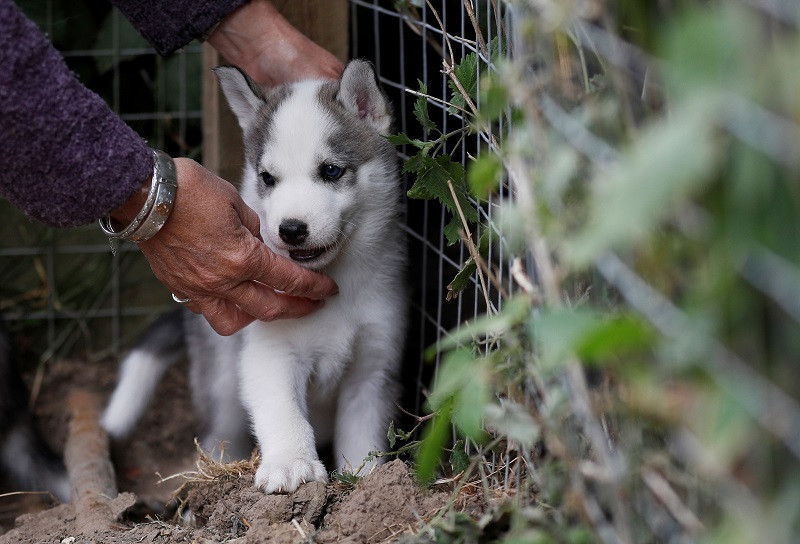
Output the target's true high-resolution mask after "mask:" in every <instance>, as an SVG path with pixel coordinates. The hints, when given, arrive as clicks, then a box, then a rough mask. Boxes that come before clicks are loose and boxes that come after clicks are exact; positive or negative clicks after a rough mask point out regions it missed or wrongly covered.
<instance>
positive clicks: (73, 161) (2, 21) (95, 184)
mask: <svg viewBox="0 0 800 544" xmlns="http://www.w3.org/2000/svg"><path fill="white" fill-rule="evenodd" d="M0 146H1V148H2V150H3V161H2V168H0V194H1V195H2V196H4V197H5V198H7V199H8V200H10V201H11V203H12V204H14V205H15V206H17V207H18V208H20V209H21V210H22V211H24V212H25V213H26V214H27V215H29V216H30V217H33V218H34V219H38V220H39V221H42V222H43V223H47V224H48V225H51V226H56V227H72V226H77V225H81V224H84V223H89V222H90V221H92V220H95V219H98V218H100V217H102V216H104V215H107V214H108V213H109V212H110V211H111V210H113V209H115V208H117V207H119V206H120V205H122V204H123V203H124V202H125V201H126V200H127V199H128V198H130V196H131V195H132V194H133V192H134V191H135V190H136V188H137V187H139V186H141V185H142V183H143V182H145V181H146V180H147V179H148V178H149V177H150V175H151V172H152V169H153V158H152V155H151V152H150V150H149V148H148V147H147V144H146V143H145V142H144V140H142V138H140V137H139V136H138V135H137V134H136V133H135V132H134V131H133V130H131V128H130V127H128V126H127V125H126V124H125V123H124V122H123V121H122V120H120V119H119V117H118V116H117V115H115V114H114V112H112V111H111V109H110V108H109V107H108V105H107V104H106V103H105V102H104V101H103V99H102V98H100V97H99V96H97V95H96V94H94V93H93V92H91V91H90V90H88V89H87V88H86V87H84V86H83V85H82V84H81V83H80V82H79V81H78V80H77V78H76V77H75V76H74V75H73V74H72V72H71V71H70V70H69V68H68V67H67V65H66V63H65V62H64V60H63V58H62V57H61V55H60V54H59V53H58V52H57V51H56V50H55V49H54V48H53V47H52V45H51V44H50V42H49V41H48V39H47V38H46V37H45V36H44V34H42V32H41V31H40V30H39V29H38V28H37V27H36V25H35V24H34V23H33V22H31V21H30V20H28V19H27V18H26V17H25V16H24V15H23V14H22V13H21V12H20V11H19V9H18V8H17V7H16V6H15V5H14V3H13V2H12V1H11V0H0Z"/></svg>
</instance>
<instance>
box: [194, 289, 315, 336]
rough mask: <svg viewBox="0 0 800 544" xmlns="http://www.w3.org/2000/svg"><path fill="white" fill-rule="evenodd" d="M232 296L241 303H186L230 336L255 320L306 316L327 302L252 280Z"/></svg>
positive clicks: (208, 300)
mask: <svg viewBox="0 0 800 544" xmlns="http://www.w3.org/2000/svg"><path fill="white" fill-rule="evenodd" d="M230 295H231V297H232V298H233V299H235V300H237V304H238V305H237V304H234V303H233V302H231V300H226V299H223V298H216V297H202V298H199V299H193V300H190V301H188V302H186V303H185V304H184V306H185V307H186V308H187V309H189V310H191V311H192V312H194V313H199V314H202V315H203V317H205V318H206V320H207V321H208V323H209V324H210V325H211V327H212V328H213V329H214V330H215V331H216V332H217V334H220V335H222V336H230V335H231V334H234V333H236V332H238V331H240V330H241V329H243V328H244V327H246V326H247V325H249V324H250V323H252V322H253V321H254V320H255V319H258V320H259V321H275V320H276V319H292V318H296V317H303V316H304V315H308V314H310V313H311V312H313V311H314V310H317V309H319V308H320V307H321V306H322V305H323V304H324V302H323V301H319V300H308V299H305V298H299V297H293V296H289V295H285V294H282V293H276V292H275V291H274V290H272V289H270V288H269V287H267V286H266V285H261V284H257V283H253V282H248V283H243V284H241V285H240V286H239V287H237V288H235V289H233V290H232V292H231V293H230Z"/></svg>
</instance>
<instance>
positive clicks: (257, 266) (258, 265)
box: [252, 244, 339, 300]
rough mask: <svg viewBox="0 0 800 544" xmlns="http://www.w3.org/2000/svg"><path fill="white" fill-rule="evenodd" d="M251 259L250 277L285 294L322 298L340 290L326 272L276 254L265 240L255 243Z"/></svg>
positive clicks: (314, 298) (313, 298)
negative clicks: (321, 272) (298, 263)
mask: <svg viewBox="0 0 800 544" xmlns="http://www.w3.org/2000/svg"><path fill="white" fill-rule="evenodd" d="M253 263H254V264H253V266H254V270H252V277H253V279H255V280H256V281H258V282H261V283H263V284H265V285H269V286H270V287H272V288H273V289H277V290H279V291H283V292H284V293H286V294H287V295H293V296H294V297H304V298H309V299H312V300H323V299H325V298H328V297H330V296H332V295H335V294H337V293H338V292H339V286H338V285H336V282H334V281H333V280H332V279H330V278H329V277H328V276H325V275H323V274H320V273H319V272H314V271H313V270H309V269H307V268H303V267H301V266H299V265H297V264H295V263H293V262H292V261H290V260H289V259H287V258H285V257H281V256H280V255H276V254H275V253H273V252H272V251H271V250H270V249H269V248H268V247H267V246H266V245H264V244H258V247H257V248H256V254H255V259H254V261H253Z"/></svg>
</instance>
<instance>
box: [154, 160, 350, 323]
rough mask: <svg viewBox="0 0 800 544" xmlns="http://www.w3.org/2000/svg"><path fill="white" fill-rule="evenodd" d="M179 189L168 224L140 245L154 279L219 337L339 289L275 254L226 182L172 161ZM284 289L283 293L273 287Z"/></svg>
mask: <svg viewBox="0 0 800 544" xmlns="http://www.w3.org/2000/svg"><path fill="white" fill-rule="evenodd" d="M175 167H176V169H177V173H178V190H177V192H176V197H175V204H174V207H173V209H172V212H171V213H170V216H169V219H168V220H167V223H166V224H165V225H164V227H163V228H162V229H161V230H160V231H159V232H158V234H156V235H155V236H154V237H153V238H151V239H150V240H147V241H145V242H141V243H140V244H139V247H140V248H141V250H142V253H144V255H145V257H146V258H147V260H148V261H149V262H150V267H151V268H152V269H153V272H154V273H155V275H156V277H158V279H159V280H161V282H162V283H164V284H165V285H166V286H167V287H169V289H170V290H171V291H172V292H173V293H175V294H176V295H177V296H179V297H181V298H189V299H190V302H187V303H186V304H185V306H186V307H187V308H189V309H190V310H192V311H193V312H195V313H201V314H203V316H204V317H205V318H206V319H207V320H208V322H209V323H210V324H211V326H212V327H213V328H214V330H215V331H217V332H218V333H219V334H222V335H230V334H233V333H235V332H236V331H238V330H240V329H241V328H243V327H245V326H246V325H248V324H249V323H251V322H252V321H253V320H254V319H258V320H262V321H272V320H274V319H281V318H292V317H301V316H304V315H306V314H308V313H310V312H312V311H314V310H316V309H318V308H319V307H320V306H321V305H322V304H323V300H324V299H325V298H326V297H328V296H331V295H333V294H335V293H336V292H338V288H337V286H336V284H335V283H334V282H333V280H331V279H330V278H328V277H327V276H324V275H322V274H319V273H316V272H313V271H311V270H307V269H305V268H302V267H300V266H298V265H296V264H294V263H293V262H291V261H290V260H288V259H285V258H283V257H281V256H279V255H276V254H275V253H273V252H272V251H271V250H270V249H269V248H268V247H267V246H266V245H265V244H264V243H263V241H262V240H261V237H260V234H259V229H260V227H259V218H258V214H256V212H255V211H253V210H252V209H250V208H249V207H248V206H247V205H246V204H245V203H244V201H242V199H241V198H240V197H239V194H238V193H237V192H236V190H235V189H234V188H233V186H231V185H230V184H229V183H227V182H225V181H224V180H222V179H221V178H219V177H217V176H215V175H214V174H212V173H211V172H209V171H207V170H206V169H205V168H203V167H202V166H200V165H199V164H197V163H196V162H195V161H193V160H191V159H175ZM276 290H278V291H283V293H280V292H276Z"/></svg>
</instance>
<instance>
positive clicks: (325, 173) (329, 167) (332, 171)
mask: <svg viewBox="0 0 800 544" xmlns="http://www.w3.org/2000/svg"><path fill="white" fill-rule="evenodd" d="M320 174H322V179H324V180H325V181H336V180H338V179H339V178H341V177H342V176H343V175H344V168H342V167H341V166H336V165H335V164H323V165H322V166H321V167H320Z"/></svg>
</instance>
